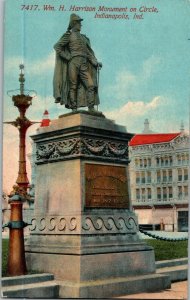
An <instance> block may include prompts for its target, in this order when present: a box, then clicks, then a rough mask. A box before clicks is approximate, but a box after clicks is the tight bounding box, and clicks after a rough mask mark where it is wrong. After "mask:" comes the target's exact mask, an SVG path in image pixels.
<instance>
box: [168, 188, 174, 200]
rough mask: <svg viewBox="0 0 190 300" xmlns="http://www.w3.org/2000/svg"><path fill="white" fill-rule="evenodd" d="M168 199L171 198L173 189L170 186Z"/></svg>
mask: <svg viewBox="0 0 190 300" xmlns="http://www.w3.org/2000/svg"><path fill="white" fill-rule="evenodd" d="M168 189H169V199H171V198H173V188H172V186H169V188H168Z"/></svg>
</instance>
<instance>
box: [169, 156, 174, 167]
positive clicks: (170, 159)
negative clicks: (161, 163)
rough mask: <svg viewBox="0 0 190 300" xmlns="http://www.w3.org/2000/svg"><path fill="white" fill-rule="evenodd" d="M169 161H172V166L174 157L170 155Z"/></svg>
mask: <svg viewBox="0 0 190 300" xmlns="http://www.w3.org/2000/svg"><path fill="white" fill-rule="evenodd" d="M169 162H170V166H172V164H173V158H172V156H170V157H169Z"/></svg>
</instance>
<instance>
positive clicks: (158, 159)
mask: <svg viewBox="0 0 190 300" xmlns="http://www.w3.org/2000/svg"><path fill="white" fill-rule="evenodd" d="M145 122H147V120H146V121H145ZM146 125H147V124H145V127H146ZM146 129H147V128H146ZM145 132H146V130H144V133H143V134H136V135H135V136H134V137H133V138H132V139H131V141H130V144H129V155H130V159H131V163H130V181H131V182H130V184H131V199H132V206H133V208H134V210H135V212H136V213H137V215H138V219H139V224H141V225H143V224H144V225H145V224H148V225H149V228H151V227H152V228H155V227H156V228H161V229H163V228H164V229H165V230H168V231H186V230H187V229H188V169H189V136H188V135H187V134H186V133H185V132H184V131H183V130H182V131H181V132H178V133H167V134H166V133H164V134H160V133H145ZM149 132H150V131H149ZM147 228H148V227H147Z"/></svg>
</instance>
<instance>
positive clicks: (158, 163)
mask: <svg viewBox="0 0 190 300" xmlns="http://www.w3.org/2000/svg"><path fill="white" fill-rule="evenodd" d="M156 165H157V167H158V166H159V165H160V159H159V157H157V158H156Z"/></svg>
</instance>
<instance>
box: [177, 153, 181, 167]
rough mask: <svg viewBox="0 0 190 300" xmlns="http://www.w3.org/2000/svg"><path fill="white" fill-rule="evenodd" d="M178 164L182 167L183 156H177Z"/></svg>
mask: <svg viewBox="0 0 190 300" xmlns="http://www.w3.org/2000/svg"><path fill="white" fill-rule="evenodd" d="M177 164H178V165H181V156H180V155H178V156H177Z"/></svg>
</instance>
